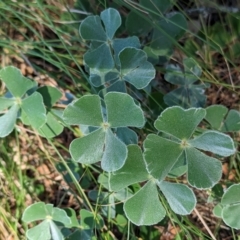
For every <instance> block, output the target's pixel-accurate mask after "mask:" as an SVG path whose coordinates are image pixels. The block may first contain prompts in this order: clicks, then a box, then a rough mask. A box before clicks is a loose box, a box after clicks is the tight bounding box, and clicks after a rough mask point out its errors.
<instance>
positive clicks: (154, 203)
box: [124, 181, 166, 226]
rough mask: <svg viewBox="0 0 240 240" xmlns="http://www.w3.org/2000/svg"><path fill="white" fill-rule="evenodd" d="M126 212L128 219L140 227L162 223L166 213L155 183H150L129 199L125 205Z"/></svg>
mask: <svg viewBox="0 0 240 240" xmlns="http://www.w3.org/2000/svg"><path fill="white" fill-rule="evenodd" d="M124 212H125V214H126V216H127V218H128V219H130V220H131V222H133V223H134V224H136V225H138V226H139V225H153V224H156V223H158V222H160V221H161V220H162V219H163V218H164V216H165V213H166V212H165V209H164V208H163V206H162V204H161V203H160V201H159V198H158V191H157V186H156V185H155V183H154V182H152V181H149V182H148V183H146V184H145V185H144V186H143V187H142V188H141V189H140V190H139V191H138V192H137V193H136V194H135V195H134V196H132V197H131V198H129V199H128V200H127V201H126V202H125V204H124Z"/></svg>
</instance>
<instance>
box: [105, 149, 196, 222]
mask: <svg viewBox="0 0 240 240" xmlns="http://www.w3.org/2000/svg"><path fill="white" fill-rule="evenodd" d="M144 181H148V182H147V183H146V184H145V185H144V187H143V188H141V189H140V190H139V191H138V192H137V193H135V194H134V195H132V196H130V197H128V199H127V200H126V201H125V203H124V211H125V214H126V216H127V217H128V219H129V220H130V221H132V222H133V223H135V224H136V225H152V224H155V223H157V222H159V221H161V219H162V218H163V217H164V216H165V209H164V207H163V205H162V203H161V202H160V200H159V197H158V194H159V193H158V190H157V189H160V191H161V192H162V193H163V195H164V196H165V198H166V199H167V201H168V203H169V205H170V206H171V208H172V210H173V211H174V212H176V213H178V214H181V215H186V214H189V213H190V212H191V211H192V210H193V208H194V207H195V204H196V198H195V195H194V193H193V191H192V190H191V189H190V188H188V187H187V186H184V185H183V184H175V183H168V182H164V181H157V180H156V179H154V178H153V176H152V175H151V172H149V171H148V170H147V166H146V163H145V161H144V159H143V156H142V152H141V149H140V148H139V146H137V145H129V146H128V158H127V160H126V162H125V164H124V166H123V167H122V168H121V169H119V170H118V171H116V172H113V173H111V174H110V176H109V186H110V190H112V191H120V190H121V189H124V188H126V187H127V186H129V185H131V184H134V183H137V182H144Z"/></svg>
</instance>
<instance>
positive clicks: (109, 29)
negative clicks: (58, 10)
mask: <svg viewBox="0 0 240 240" xmlns="http://www.w3.org/2000/svg"><path fill="white" fill-rule="evenodd" d="M121 22H122V20H121V16H120V14H119V12H118V11H117V10H115V9H113V8H108V9H106V10H104V11H103V12H101V15H100V17H99V16H89V17H87V18H86V19H84V20H83V21H82V23H81V25H80V29H79V31H80V35H81V37H82V38H83V39H85V40H88V41H93V44H92V49H90V51H88V52H87V53H86V54H85V55H84V61H85V63H86V64H87V65H88V66H89V67H90V68H93V69H94V68H96V69H98V70H100V71H103V72H106V71H109V70H111V69H112V68H113V67H114V57H113V55H112V53H111V46H110V45H111V41H112V38H113V36H114V34H115V32H116V30H117V29H118V28H119V27H120V25H121ZM103 25H104V26H103ZM96 42H97V44H95V43H96Z"/></svg>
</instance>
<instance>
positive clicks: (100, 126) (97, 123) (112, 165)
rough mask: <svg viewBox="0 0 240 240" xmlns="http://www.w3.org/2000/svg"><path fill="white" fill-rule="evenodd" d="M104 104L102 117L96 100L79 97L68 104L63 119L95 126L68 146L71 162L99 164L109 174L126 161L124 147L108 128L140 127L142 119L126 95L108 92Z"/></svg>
mask: <svg viewBox="0 0 240 240" xmlns="http://www.w3.org/2000/svg"><path fill="white" fill-rule="evenodd" d="M104 101H105V111H106V115H105V114H104V113H103V107H102V105H101V99H100V97H99V96H96V95H91V96H83V97H82V98H80V99H78V100H76V101H74V102H73V103H72V104H70V105H68V107H67V108H66V109H65V111H64V114H63V118H64V120H65V122H66V123H67V124H70V125H71V124H75V125H76V124H85V125H89V126H94V127H97V129H96V130H95V131H93V132H91V133H90V134H88V135H87V136H84V137H82V138H78V139H75V140H74V141H73V142H72V143H71V145H70V153H71V155H72V157H73V159H74V160H75V161H78V162H81V163H84V164H91V163H95V162H98V161H101V165H102V168H103V169H104V170H105V171H108V172H112V171H116V170H118V169H120V168H121V167H122V166H123V164H124V162H125V160H126V158H127V147H126V145H125V144H124V143H123V142H122V141H121V140H120V139H119V138H118V137H117V135H116V134H114V133H113V131H112V129H111V128H123V127H129V126H131V127H138V128H141V127H143V125H144V123H145V120H144V115H143V112H142V110H141V108H140V107H139V106H137V105H136V104H135V102H134V100H133V98H132V97H130V96H129V95H127V94H124V93H117V92H110V93H108V94H106V95H105V97H104ZM123 116H124V117H123ZM125 132H126V131H125Z"/></svg>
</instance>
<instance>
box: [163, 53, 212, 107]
mask: <svg viewBox="0 0 240 240" xmlns="http://www.w3.org/2000/svg"><path fill="white" fill-rule="evenodd" d="M183 66H184V70H182V69H181V68H180V67H179V66H178V65H177V66H175V65H172V64H170V65H168V66H167V73H166V74H165V80H166V81H168V82H170V83H172V84H175V85H178V88H176V89H175V90H173V91H171V92H170V93H167V94H166V95H165V96H164V101H165V103H166V104H167V105H168V106H174V105H179V106H182V107H184V108H190V107H204V106H205V103H206V96H205V95H204V91H205V90H204V89H205V88H207V87H208V85H207V84H196V82H197V81H198V80H199V77H200V76H201V73H202V70H201V68H200V66H199V65H198V64H197V63H196V62H195V61H194V60H193V59H192V58H186V59H184V60H183Z"/></svg>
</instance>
